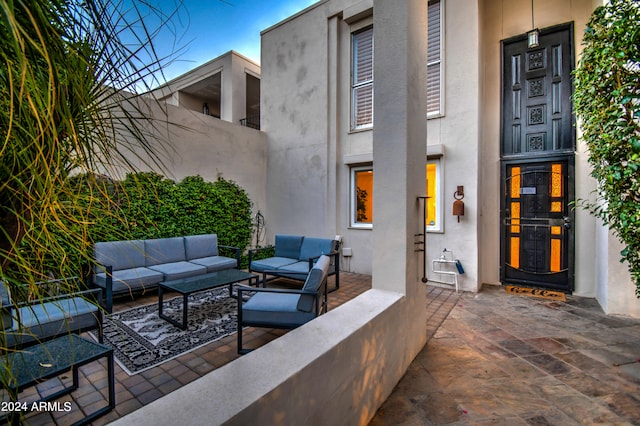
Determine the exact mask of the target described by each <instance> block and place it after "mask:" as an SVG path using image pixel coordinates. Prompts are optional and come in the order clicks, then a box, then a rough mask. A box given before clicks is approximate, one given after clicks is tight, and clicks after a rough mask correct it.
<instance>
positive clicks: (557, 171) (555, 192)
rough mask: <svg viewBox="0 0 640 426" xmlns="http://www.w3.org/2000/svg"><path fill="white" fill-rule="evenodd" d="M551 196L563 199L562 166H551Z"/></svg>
mask: <svg viewBox="0 0 640 426" xmlns="http://www.w3.org/2000/svg"><path fill="white" fill-rule="evenodd" d="M551 196H552V197H562V164H552V165H551Z"/></svg>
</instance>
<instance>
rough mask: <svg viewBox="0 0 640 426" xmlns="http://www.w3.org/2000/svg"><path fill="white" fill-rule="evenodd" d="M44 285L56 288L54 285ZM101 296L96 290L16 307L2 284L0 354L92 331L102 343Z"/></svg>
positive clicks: (40, 300) (57, 296)
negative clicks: (95, 331)
mask: <svg viewBox="0 0 640 426" xmlns="http://www.w3.org/2000/svg"><path fill="white" fill-rule="evenodd" d="M59 281H60V280H59ZM41 284H48V285H49V286H50V287H55V286H56V282H55V281H49V282H47V283H41ZM101 293H102V291H101V290H100V289H93V290H85V291H79V292H75V293H69V294H60V295H56V296H52V297H47V298H43V299H39V300H33V301H31V302H29V303H14V302H13V301H12V300H11V294H10V292H9V289H8V287H7V286H6V285H5V284H4V283H3V282H2V281H0V303H1V305H2V306H1V308H0V327H2V330H1V331H0V333H2V334H3V335H4V337H3V339H2V342H1V343H0V348H1V350H0V352H2V351H4V350H7V349H9V350H11V349H21V348H24V347H28V346H31V345H34V344H37V343H40V342H42V341H45V340H50V339H53V338H55V337H59V336H62V335H65V334H69V333H81V332H84V331H90V330H97V331H98V340H99V341H100V342H102V310H101V309H100V306H99V303H100V299H101Z"/></svg>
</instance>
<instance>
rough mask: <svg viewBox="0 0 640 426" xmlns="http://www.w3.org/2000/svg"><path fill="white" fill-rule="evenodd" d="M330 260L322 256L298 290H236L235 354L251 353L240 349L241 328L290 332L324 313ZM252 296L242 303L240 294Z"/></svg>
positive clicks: (244, 288)
mask: <svg viewBox="0 0 640 426" xmlns="http://www.w3.org/2000/svg"><path fill="white" fill-rule="evenodd" d="M330 263H331V260H330V258H329V257H328V256H324V255H323V256H321V257H320V259H319V260H318V261H317V262H316V264H315V265H314V266H313V268H311V271H310V272H309V273H308V275H307V279H306V281H305V283H304V286H303V287H302V289H301V290H293V289H291V290H290V289H277V288H255V287H248V286H238V353H240V354H244V353H247V352H249V351H250V350H251V349H245V348H244V347H243V345H242V328H243V327H245V326H250V327H262V328H283V329H293V328H296V327H299V326H301V325H303V324H305V323H307V322H309V321H311V320H312V319H314V318H315V317H317V316H318V315H321V314H323V313H325V312H327V309H328V305H327V274H328V270H329V265H330ZM244 292H247V293H253V295H252V296H251V297H250V298H249V300H247V301H246V302H244V303H243V302H242V301H243V300H244V299H243V293H244Z"/></svg>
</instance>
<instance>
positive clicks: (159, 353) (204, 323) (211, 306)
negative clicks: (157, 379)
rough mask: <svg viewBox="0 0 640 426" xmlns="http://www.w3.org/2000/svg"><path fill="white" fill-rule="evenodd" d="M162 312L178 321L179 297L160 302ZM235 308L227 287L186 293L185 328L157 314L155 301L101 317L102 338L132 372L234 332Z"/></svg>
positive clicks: (235, 304)
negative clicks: (186, 312) (186, 314)
mask: <svg viewBox="0 0 640 426" xmlns="http://www.w3.org/2000/svg"><path fill="white" fill-rule="evenodd" d="M163 313H164V315H166V316H168V317H170V318H174V319H176V320H178V321H182V296H178V297H175V298H173V299H170V300H167V299H165V301H164V312H163ZM237 315H238V308H237V302H236V300H235V299H232V298H230V297H229V288H228V287H227V286H225V287H221V288H216V289H213V290H208V291H203V292H200V293H196V294H193V295H191V296H189V316H188V327H187V330H181V329H180V328H178V327H176V326H174V325H171V324H169V323H168V322H167V321H165V320H163V319H161V318H160V317H159V316H158V304H157V303H155V304H151V305H145V306H139V307H137V308H132V309H129V310H126V311H122V312H116V313H113V314H110V315H107V316H106V317H105V321H104V341H105V343H106V344H107V345H110V346H111V347H113V350H114V355H115V358H116V361H117V362H118V364H119V365H120V366H121V367H122V369H123V370H125V371H126V372H127V373H128V374H130V375H133V374H137V373H140V372H142V371H145V370H147V369H149V368H152V367H155V366H156V365H158V364H161V363H163V362H165V361H168V360H170V359H173V358H175V357H177V356H179V355H181V354H183V353H185V352H188V351H190V350H193V349H195V348H198V347H200V346H203V345H206V344H207V343H210V342H213V341H216V340H219V339H221V338H223V337H225V336H228V335H230V334H233V333H235V332H236V331H237V324H238V322H237Z"/></svg>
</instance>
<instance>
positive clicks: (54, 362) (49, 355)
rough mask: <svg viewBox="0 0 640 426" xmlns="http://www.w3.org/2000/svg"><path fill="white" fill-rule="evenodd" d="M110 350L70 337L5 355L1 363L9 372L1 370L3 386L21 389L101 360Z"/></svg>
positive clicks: (94, 343) (66, 336)
mask: <svg viewBox="0 0 640 426" xmlns="http://www.w3.org/2000/svg"><path fill="white" fill-rule="evenodd" d="M111 350H112V349H111V348H110V347H109V346H106V345H103V344H100V343H96V342H92V341H90V340H87V339H83V338H81V337H80V336H78V335H76V334H69V335H65V336H62V337H58V338H57V339H54V340H50V341H48V342H44V343H42V344H39V345H35V346H30V347H27V348H24V349H23V350H22V351H20V352H12V353H8V354H6V355H3V356H2V359H1V361H0V362H1V363H2V364H3V367H6V368H7V369H6V370H5V369H4V368H2V369H1V371H0V377H1V379H2V383H3V385H5V384H6V385H8V386H10V387H11V388H14V389H15V388H21V387H24V386H25V385H28V384H30V383H33V382H36V381H39V380H41V379H44V378H47V377H51V376H54V375H57V374H59V373H61V372H64V371H68V370H70V369H71V367H73V366H74V365H76V364H83V363H85V362H87V361H90V360H93V359H97V358H100V357H101V356H104V355H105V354H106V353H107V352H109V351H111Z"/></svg>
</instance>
